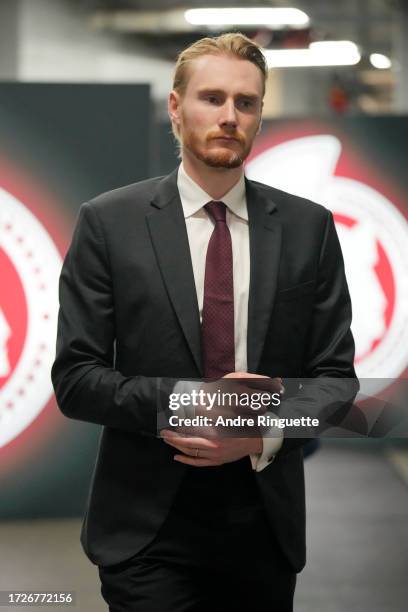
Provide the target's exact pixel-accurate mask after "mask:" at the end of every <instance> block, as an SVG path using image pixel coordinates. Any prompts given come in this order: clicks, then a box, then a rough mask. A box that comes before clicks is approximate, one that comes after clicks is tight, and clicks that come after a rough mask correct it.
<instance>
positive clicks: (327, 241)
mask: <svg viewBox="0 0 408 612" xmlns="http://www.w3.org/2000/svg"><path fill="white" fill-rule="evenodd" d="M351 319H352V311H351V300H350V295H349V291H348V286H347V280H346V275H345V271H344V263H343V256H342V252H341V247H340V243H339V239H338V236H337V232H336V228H335V225H334V220H333V216H332V214H331V213H330V212H329V211H328V212H327V219H326V226H325V230H324V236H323V240H322V246H321V250H320V256H319V264H318V270H317V284H316V292H315V300H314V307H313V313H312V319H311V324H310V328H309V331H308V335H307V342H306V350H305V358H304V376H305V380H304V381H303V382H302V390H301V391H300V393H299V394H298V395H297V397H295V398H289V399H288V400H286V401H283V403H282V411H281V414H280V416H282V417H285V418H291V417H293V418H299V417H301V416H310V417H313V418H318V419H319V421H320V423H321V427H320V428H319V429H318V430H317V431H316V430H311V431H307V430H305V435H306V436H308V437H315V436H316V435H317V434H320V433H322V431H323V430H324V428H325V427H326V426H327V427H328V426H329V423H330V422H331V420H334V419H336V415H337V417H338V416H339V415H340V417H341V418H342V417H344V416H346V414H347V412H348V410H349V409H350V408H351V407H352V403H353V400H354V398H355V396H356V394H357V392H358V389H359V383H358V380H357V378H356V373H355V370H354V366H353V361H354V340H353V336H352V333H351V329H350V325H351ZM285 436H286V432H285ZM306 441H307V440H305V439H301V438H285V440H284V442H283V446H282V450H281V452H282V453H285V452H287V451H288V450H291V449H292V448H295V447H297V446H300V445H301V444H303V443H305V442H306Z"/></svg>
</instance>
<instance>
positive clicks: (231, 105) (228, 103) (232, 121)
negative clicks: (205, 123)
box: [219, 99, 237, 128]
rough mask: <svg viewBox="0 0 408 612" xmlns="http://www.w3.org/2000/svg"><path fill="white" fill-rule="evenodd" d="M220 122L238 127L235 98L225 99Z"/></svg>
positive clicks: (226, 125)
mask: <svg viewBox="0 0 408 612" xmlns="http://www.w3.org/2000/svg"><path fill="white" fill-rule="evenodd" d="M219 124H220V126H222V127H231V128H236V127H237V112H236V107H235V102H234V100H231V99H227V100H225V103H224V104H223V106H222V108H221V113H220V118H219Z"/></svg>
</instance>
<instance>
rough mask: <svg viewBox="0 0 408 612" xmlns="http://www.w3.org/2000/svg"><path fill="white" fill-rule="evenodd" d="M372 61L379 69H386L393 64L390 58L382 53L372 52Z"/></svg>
mask: <svg viewBox="0 0 408 612" xmlns="http://www.w3.org/2000/svg"><path fill="white" fill-rule="evenodd" d="M370 62H371V65H372V66H374V68H378V69H379V70H386V69H387V68H391V66H392V62H391V60H390V58H389V57H387V56H386V55H383V54H382V53H371V55H370Z"/></svg>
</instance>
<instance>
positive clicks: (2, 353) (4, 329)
mask: <svg viewBox="0 0 408 612" xmlns="http://www.w3.org/2000/svg"><path fill="white" fill-rule="evenodd" d="M10 332H11V330H10V327H9V325H8V323H7V321H6V317H5V316H4V314H3V312H2V310H1V308H0V376H7V374H8V373H9V371H10V363H9V359H8V351H7V342H8V339H9V336H10Z"/></svg>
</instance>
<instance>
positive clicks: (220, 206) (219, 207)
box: [204, 200, 227, 223]
mask: <svg viewBox="0 0 408 612" xmlns="http://www.w3.org/2000/svg"><path fill="white" fill-rule="evenodd" d="M204 208H205V210H206V211H207V212H208V214H209V215H210V216H211V217H212V218H213V219H214V221H216V222H217V221H223V222H224V223H225V220H226V213H227V207H226V206H225V204H224V202H216V201H215V200H212V201H211V202H208V204H206V205H205V206H204Z"/></svg>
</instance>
